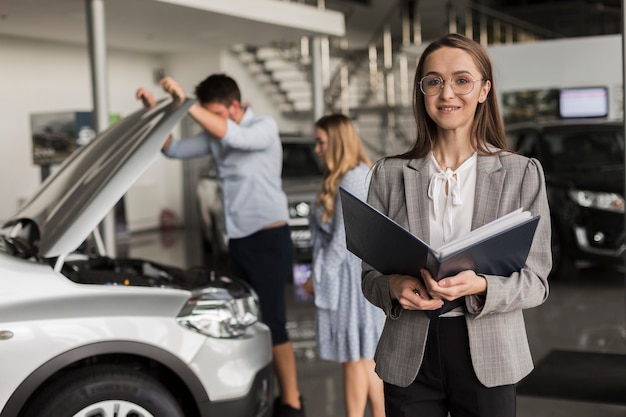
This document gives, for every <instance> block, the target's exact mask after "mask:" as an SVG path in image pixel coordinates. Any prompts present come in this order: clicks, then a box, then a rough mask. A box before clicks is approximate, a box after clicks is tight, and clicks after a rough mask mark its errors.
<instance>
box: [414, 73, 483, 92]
mask: <svg viewBox="0 0 626 417" xmlns="http://www.w3.org/2000/svg"><path fill="white" fill-rule="evenodd" d="M426 78H434V79H438V80H439V81H440V84H439V89H438V90H437V91H436V92H433V93H431V94H429V93H427V92H426V90H425V89H424V80H425V79H426ZM453 78H455V76H452V77H450V78H448V81H452V79H453ZM468 78H470V81H471V84H469V85H470V86H471V87H470V89H469V91H466V92H464V93H463V92H460V91H457V89H458V86H457V85H456V84H454V83H453V82H450V85H451V87H452V91H454V94H458V95H460V96H464V95H467V94H469V93H471V92H472V91H474V85H475V84H476V82H478V81H484V78H480V79H478V80H475V79H473V78H471V77H468ZM445 82H446V81H445V80H444V79H443V78H442V77H435V76H433V75H426V76H424V77H422V79H421V80H420V82H419V84H420V91H421V92H422V94H424V95H425V96H436V95H437V94H440V93H441V91H443V87H444V84H445Z"/></svg>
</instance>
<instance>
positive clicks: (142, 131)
mask: <svg viewBox="0 0 626 417" xmlns="http://www.w3.org/2000/svg"><path fill="white" fill-rule="evenodd" d="M193 103H194V100H191V99H187V100H186V101H185V102H184V103H182V104H176V103H173V102H171V100H162V101H160V102H159V103H158V104H157V105H156V106H155V107H153V108H152V109H150V110H144V109H142V110H138V111H137V112H135V113H133V114H131V115H130V116H128V117H125V118H124V119H122V120H120V121H118V122H117V123H115V124H114V125H113V126H111V127H110V128H108V129H107V130H105V131H104V132H102V133H100V134H99V135H98V136H96V137H95V138H94V139H93V140H92V141H91V142H90V143H89V144H88V145H87V146H85V147H83V148H80V149H79V150H77V151H75V152H74V153H73V154H72V155H71V156H70V157H69V158H68V159H67V160H66V161H65V162H64V163H63V164H62V165H61V166H60V167H59V169H58V170H57V171H56V172H55V173H54V174H53V175H51V176H50V177H48V179H47V180H46V181H45V182H44V183H43V184H42V186H41V187H40V188H39V190H38V191H37V192H36V193H35V195H34V197H33V198H32V199H30V201H28V202H27V204H26V205H25V206H24V207H23V208H22V209H21V210H20V211H19V212H18V213H17V214H16V215H15V216H13V217H12V218H11V219H10V220H9V222H7V223H6V224H5V225H4V226H5V227H7V226H10V225H11V224H15V223H17V222H20V221H21V220H23V219H30V220H32V221H33V222H35V223H36V224H37V226H38V229H39V243H38V248H36V253H37V254H38V256H40V257H42V258H52V257H56V256H59V255H61V254H64V253H69V252H72V251H73V250H75V249H76V248H77V247H78V246H79V245H80V244H81V243H82V242H83V241H84V240H85V239H86V238H87V236H88V235H89V234H90V233H91V231H92V230H93V229H94V228H95V227H96V226H97V225H98V224H99V223H100V222H101V221H102V219H103V218H104V217H105V216H106V215H107V213H109V212H110V210H111V209H112V208H113V206H114V205H115V204H116V203H117V202H118V201H119V199H120V198H121V197H122V196H123V195H124V193H126V191H128V189H129V188H130V186H131V185H132V184H133V183H134V182H135V180H136V179H137V178H138V177H139V176H140V175H141V173H142V172H143V171H144V170H145V169H146V168H147V167H148V166H149V165H150V163H151V162H153V161H154V160H155V159H156V157H157V156H158V155H159V153H160V150H161V147H162V145H163V143H164V141H165V139H166V137H167V135H168V134H169V133H170V132H171V130H172V128H173V127H174V126H175V125H176V123H178V122H179V121H180V119H182V118H183V117H184V116H185V114H187V110H188V109H189V107H190V106H191V105H192V104H193Z"/></svg>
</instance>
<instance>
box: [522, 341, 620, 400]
mask: <svg viewBox="0 0 626 417" xmlns="http://www.w3.org/2000/svg"><path fill="white" fill-rule="evenodd" d="M517 393H518V394H519V395H528V396H538V397H551V398H558V399H564V400H577V401H585V402H600V403H607V404H620V405H626V355H620V354H609V353H595V352H578V351H564V350H553V351H551V352H550V353H549V354H548V355H547V356H546V357H545V358H544V359H542V360H541V361H540V362H539V363H538V364H537V366H536V367H535V370H534V371H533V372H532V373H531V374H530V375H528V376H527V377H526V378H524V379H523V380H522V381H521V382H520V383H519V384H518V386H517Z"/></svg>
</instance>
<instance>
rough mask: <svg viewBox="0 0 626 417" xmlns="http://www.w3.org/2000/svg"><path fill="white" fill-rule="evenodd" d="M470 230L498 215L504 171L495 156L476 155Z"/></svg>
mask: <svg viewBox="0 0 626 417" xmlns="http://www.w3.org/2000/svg"><path fill="white" fill-rule="evenodd" d="M476 171H477V172H476V174H477V175H476V197H475V198H474V213H473V215H472V230H473V229H476V228H477V227H479V226H482V225H484V224H486V223H489V222H490V221H492V220H495V219H496V218H497V217H498V213H499V208H500V198H501V196H502V188H503V186H504V180H505V176H506V171H505V170H504V169H503V168H502V163H501V162H500V158H499V157H497V156H481V155H478V161H477V167H476Z"/></svg>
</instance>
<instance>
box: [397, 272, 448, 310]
mask: <svg viewBox="0 0 626 417" xmlns="http://www.w3.org/2000/svg"><path fill="white" fill-rule="evenodd" d="M389 293H390V295H391V299H392V300H397V301H398V303H400V306H402V308H404V309H405V310H436V309H438V308H440V307H441V306H443V300H441V298H435V297H431V296H430V295H429V293H428V291H426V287H425V286H424V283H423V282H422V281H421V280H420V279H418V278H415V277H412V276H409V275H391V276H390V277H389Z"/></svg>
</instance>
